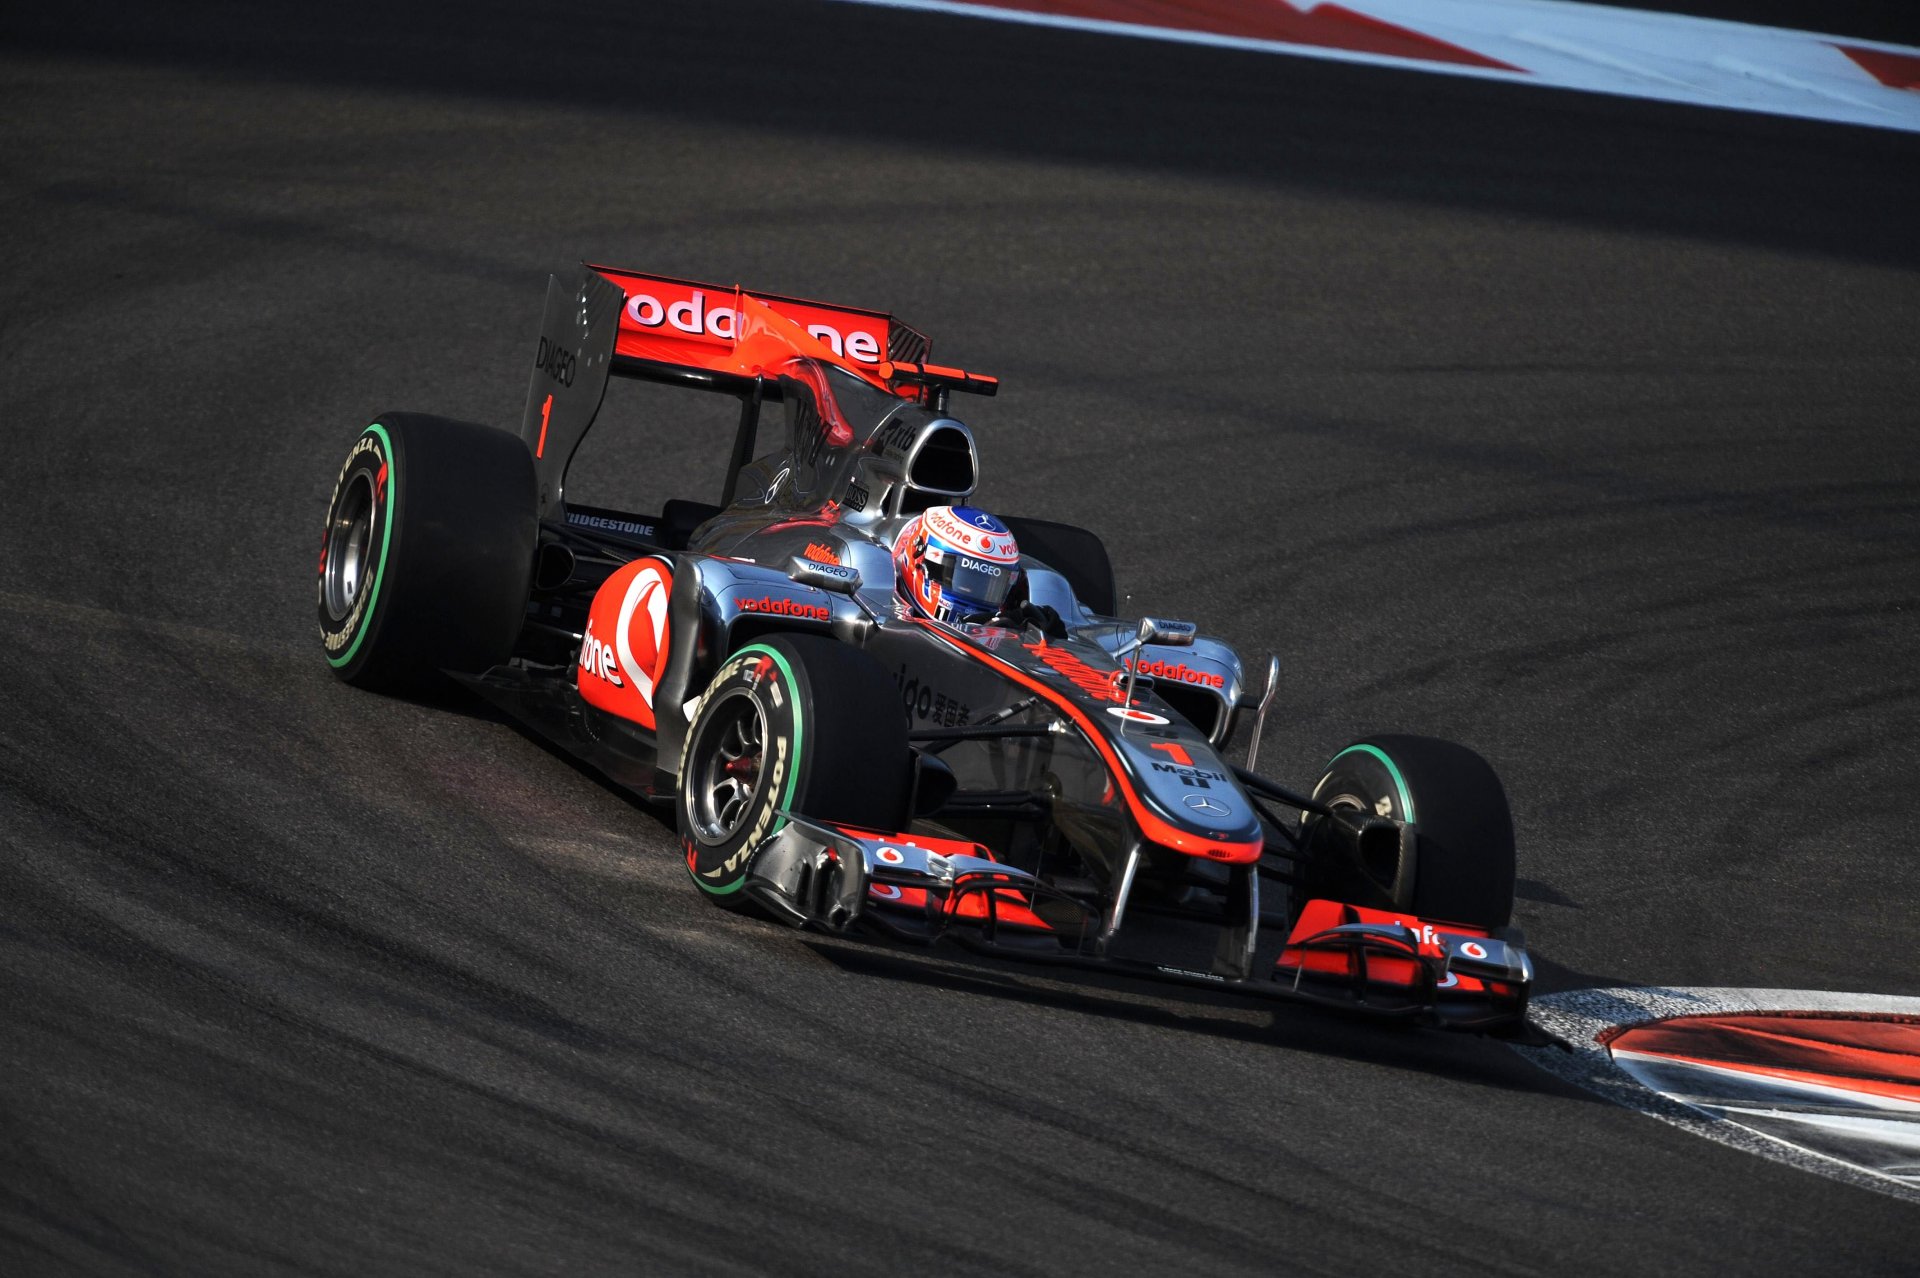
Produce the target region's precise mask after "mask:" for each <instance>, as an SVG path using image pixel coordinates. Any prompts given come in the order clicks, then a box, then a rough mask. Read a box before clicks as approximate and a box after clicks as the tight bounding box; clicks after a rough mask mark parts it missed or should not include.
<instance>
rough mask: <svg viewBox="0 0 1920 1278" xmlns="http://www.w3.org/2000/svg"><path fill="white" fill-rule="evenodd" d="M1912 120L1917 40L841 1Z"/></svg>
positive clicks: (1807, 113) (1350, 2)
mask: <svg viewBox="0 0 1920 1278" xmlns="http://www.w3.org/2000/svg"><path fill="white" fill-rule="evenodd" d="M846 2H847V3H853V4H869V5H878V6H883V7H887V8H897V9H919V10H925V11H931V12H939V13H953V14H962V15H967V16H970V17H976V18H986V19H992V20H995V21H1000V22H1023V23H1032V24H1037V25H1042V26H1053V27H1065V28H1071V29H1074V30H1079V31H1093V32H1103V33H1107V34H1111V35H1119V36H1136V37H1142V38H1146V39H1152V40H1173V41H1180V42H1183V43H1190V44H1207V45H1217V46H1222V47H1226V48H1234V49H1246V50H1253V51H1257V52H1268V53H1275V54H1283V55H1287V56H1293V57H1307V58H1327V59H1333V60H1337V61H1345V62H1362V63H1369V64H1373V65H1378V66H1388V67H1398V68H1402V69H1405V70H1410V71H1423V72H1428V73H1432V74H1438V75H1457V76H1474V77H1479V78H1482V79H1492V80H1505V81H1511V82H1517V83H1523V84H1533V85H1539V86H1541V87H1543V88H1553V89H1577V90H1583V91H1586V92H1589V93H1611V94H1618V95H1620V96H1623V97H1633V98H1646V99H1650V100H1654V101H1660V102H1678V103H1685V104H1688V105H1693V106H1703V107H1719V108H1722V109H1726V110H1732V111H1755V112H1760V113H1763V114H1768V115H1782V116H1797V117H1799V118H1802V119H1808V120H1825V121H1828V122H1832V123H1840V124H1857V125H1866V126H1870V127H1878V128H1886V129H1901V130H1905V131H1907V132H1920V48H1915V47H1910V46H1906V45H1899V44H1887V43H1883V42H1879V41H1873V40H1858V39H1851V38H1847V37H1843V36H1829V35H1816V34H1813V33H1810V32H1804V31H1784V30H1780V29H1777V28H1773V27H1760V26H1750V25H1748V24H1745V23H1739V22H1725V21H1720V20H1718V19H1713V18H1694V17H1686V16H1682V15H1679V14H1670V13H1650V12H1646V11H1643V10H1637V9H1621V8H1612V7H1606V6H1600V5H1589V4H1569V3H1561V2H1559V0H1347V2H1346V3H1341V4H1316V3H1294V2H1292V0H972V2H970V3H956V2H954V0H846Z"/></svg>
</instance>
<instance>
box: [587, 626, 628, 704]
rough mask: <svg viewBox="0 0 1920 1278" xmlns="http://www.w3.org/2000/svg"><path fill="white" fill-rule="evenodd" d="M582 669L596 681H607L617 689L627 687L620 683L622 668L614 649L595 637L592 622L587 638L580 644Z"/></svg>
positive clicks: (588, 627) (588, 628)
mask: <svg viewBox="0 0 1920 1278" xmlns="http://www.w3.org/2000/svg"><path fill="white" fill-rule="evenodd" d="M580 668H581V669H582V670H584V671H586V672H587V673H588V674H590V675H592V676H593V677H594V678H596V679H605V680H606V681H607V682H608V683H610V684H612V685H613V686H614V687H616V688H624V687H626V685H625V684H624V683H622V682H621V681H620V666H619V664H618V662H617V660H616V658H615V657H614V655H613V649H611V648H609V647H607V645H606V644H604V643H601V642H600V640H599V639H597V638H596V637H595V636H594V633H593V623H592V622H591V621H589V622H588V623H587V637H586V638H585V639H584V640H583V641H582V642H581V644H580Z"/></svg>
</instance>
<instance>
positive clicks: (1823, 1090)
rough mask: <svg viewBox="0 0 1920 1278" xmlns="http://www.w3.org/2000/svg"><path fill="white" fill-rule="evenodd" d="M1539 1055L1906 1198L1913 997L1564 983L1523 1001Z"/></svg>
mask: <svg viewBox="0 0 1920 1278" xmlns="http://www.w3.org/2000/svg"><path fill="white" fill-rule="evenodd" d="M1533 1020H1534V1021H1535V1023H1536V1024H1538V1025H1540V1026H1542V1027H1543V1028H1545V1029H1547V1030H1549V1031H1551V1032H1552V1033H1554V1034H1557V1035H1559V1036H1560V1037H1561V1038H1562V1039H1564V1040H1565V1041H1566V1042H1567V1044H1568V1046H1569V1048H1570V1049H1571V1050H1569V1051H1562V1050H1560V1049H1558V1048H1553V1047H1523V1048H1519V1049H1517V1050H1519V1051H1520V1052H1521V1053H1522V1054H1524V1055H1525V1056H1527V1057H1529V1058H1530V1059H1531V1060H1533V1062H1534V1063H1535V1064H1537V1065H1539V1066H1540V1067H1541V1068H1543V1069H1546V1070H1548V1071H1549V1072H1551V1073H1554V1074H1557V1075H1559V1076H1560V1077H1562V1078H1565V1079H1568V1080H1569V1081H1571V1082H1574V1083H1577V1084H1578V1085H1580V1086H1581V1087H1584V1088H1586V1089H1588V1090H1590V1091H1593V1092H1597V1093H1599V1094H1600V1095H1602V1096H1605V1097H1607V1098H1608V1099H1610V1100H1612V1101H1615V1102H1617V1103H1618V1104H1621V1105H1624V1106H1626V1107H1627V1108H1629V1109H1633V1110H1637V1111H1639V1112H1640V1113H1643V1114H1646V1115H1648V1116H1650V1117H1653V1118H1658V1119H1660V1120H1661V1121H1662V1122H1666V1123H1671V1124H1673V1125H1674V1126H1676V1127H1679V1128H1681V1129H1683V1130H1685V1131H1690V1132H1693V1133H1694V1134H1695V1135H1699V1136H1704V1137H1706V1138H1707V1139H1709V1140H1714V1141H1718V1142H1720V1143H1721V1144H1723V1145H1729V1146H1732V1147H1733V1148H1735V1149H1740V1150H1744V1151H1746V1152H1748V1153H1751V1154H1758V1155H1759V1156H1761V1157H1763V1158H1770V1159H1773V1160H1775V1161H1776V1162H1782V1163H1786V1164H1788V1165H1790V1166H1793V1167H1798V1168H1800V1169H1802V1170H1804V1171H1809V1172H1813V1173H1815V1174H1817V1175H1822V1176H1827V1177H1831V1178H1832V1179H1835V1180H1839V1181H1843V1182H1845V1183H1847V1184H1851V1185H1856V1186H1859V1187H1860V1188H1863V1189H1871V1190H1874V1191H1877V1192H1879V1193H1883V1194H1890V1195H1892V1196H1893V1197H1896V1198H1900V1199H1904V1200H1906V1201H1908V1202H1912V1203H1920V998H1908V997H1902V996H1896V995H1884V994H1836V993H1829V992H1825V991H1809V990H1747V989H1708V988H1663V987H1648V988H1630V987H1622V988H1615V989H1589V990H1574V991H1570V992H1567V993H1562V994H1553V995H1548V996H1546V997H1544V998H1541V999H1538V1000H1536V1001H1535V1003H1534V1006H1533Z"/></svg>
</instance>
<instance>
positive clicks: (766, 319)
mask: <svg viewBox="0 0 1920 1278" xmlns="http://www.w3.org/2000/svg"><path fill="white" fill-rule="evenodd" d="M929 350H930V346H929V342H928V340H927V338H926V337H925V336H924V335H922V334H921V333H919V332H917V331H915V330H914V329H912V328H910V327H908V326H907V325H906V324H903V323H901V322H900V321H898V320H896V319H894V318H893V317H891V316H889V315H886V314H883V313H879V312H873V311H865V310H858V309H853V308H849V307H844V306H830V305H825V304H822V303H818V302H808V301H801V300H798V299H793V298H785V297H777V296H772V295H767V294H756V293H749V292H747V291H744V290H742V289H739V288H730V287H721V286H714V285H706V284H698V283H693V282H690V281H684V280H677V279H669V278H665V277H662V276H655V275H645V274H639V273H636V272H632V271H625V270H616V269H612V268H607V267H584V266H583V267H581V268H580V269H579V270H578V271H577V273H574V274H572V277H571V278H566V279H563V278H561V277H558V276H556V277H553V278H552V279H551V280H550V282H549V286H548V290H547V301H546V310H545V314H544V317H543V320H542V325H541V332H540V336H539V340H538V344H537V346H536V348H535V351H534V358H533V372H532V389H531V391H530V393H529V395H528V397H527V404H526V410H525V414H524V416H523V419H522V421H521V426H520V431H519V434H518V435H517V436H516V435H514V434H510V433H508V432H505V431H501V430H497V429H494V428H491V427H487V426H481V425H475V424H471V423H466V422H456V421H450V420H447V419H444V418H439V417H432V416H427V415H423V414H417V413H390V414H386V415H383V416H381V417H380V418H379V419H378V420H376V421H375V422H373V423H372V424H371V425H369V426H368V427H367V428H366V429H365V431H364V432H362V434H361V435H360V437H359V438H358V439H357V440H356V441H355V442H354V444H353V446H352V448H351V449H350V450H349V451H348V454H347V458H346V462H345V464H344V465H343V466H342V467H341V470H340V473H339V479H338V482H337V483H336V485H335V488H334V494H333V498H332V501H331V504H330V505H329V508H328V511H327V520H326V528H325V531H324V533H323V536H322V541H321V551H320V566H319V621H320V637H321V642H322V646H323V649H324V652H325V655H326V658H327V661H328V662H329V663H330V664H331V665H332V667H333V669H334V670H335V672H336V673H337V674H338V675H340V677H341V678H343V679H345V680H346V681H348V682H349V683H354V684H358V685H361V686H366V687H372V688H380V689H392V690H403V689H417V688H420V687H422V686H425V685H427V684H430V683H432V682H434V681H438V680H440V679H442V678H444V677H445V676H452V677H453V678H454V679H457V680H458V681H459V682H461V683H463V684H465V685H466V686H467V687H469V688H471V689H472V690H473V691H475V692H477V693H479V694H480V695H481V696H483V697H485V698H487V699H488V700H489V701H491V702H493V703H494V704H495V705H497V706H499V707H500V708H501V709H502V710H504V711H505V712H506V713H508V714H510V715H511V716H513V717H514V718H515V719H517V720H519V721H520V722H522V723H524V724H526V725H528V726H529V727H530V728H532V729H533V730H535V731H537V732H539V733H541V734H542V735H543V736H545V737H546V738H548V739H550V740H551V741H553V742H555V743H557V744H559V745H560V746H563V747H565V748H566V749H567V750H569V751H571V752H572V753H573V754H574V755H576V756H578V757H579V758H580V759H582V760H584V761H585V762H586V763H588V764H590V765H591V766H592V767H594V768H596V769H598V770H599V771H600V772H602V773H604V774H605V775H606V776H607V777H608V778H610V779H611V780H612V781H614V782H615V783H617V784H618V785H620V786H622V787H624V788H625V789H627V790H629V791H631V792H632V793H633V794H635V795H637V796H639V797H641V798H642V799H645V800H648V801H656V802H659V803H661V804H667V803H671V804H672V805H673V809H674V814H675V822H676V826H677V829H678V834H679V839H680V843H681V845H682V848H683V851H684V854H685V858H686V866H687V873H688V876H689V877H690V879H691V880H692V882H693V883H694V885H695V886H697V887H698V888H699V890H700V891H701V892H703V893H705V894H706V895H707V896H708V898H709V899H710V900H712V901H713V902H714V903H715V904H718V905H722V906H727V907H734V908H738V907H750V908H753V909H757V910H758V911H760V912H763V913H765V914H767V915H770V916H772V917H773V918H775V919H779V920H782V921H785V922H788V923H791V924H794V925H796V926H799V927H803V928H812V929H819V930H823V931H827V932H833V933H841V932H847V931H850V930H858V931H861V932H864V933H867V934H870V935H872V936H875V937H880V938H887V939H891V940H896V941H904V942H910V943H918V944H933V943H936V942H957V943H959V944H962V945H965V946H968V947H972V948H973V949H976V950H980V951H985V952H988V953H991V954H994V955H1000V956H1006V957H1011V958H1017V959H1021V960H1025V961H1029V962H1039V963H1050V964H1056V965H1066V966H1085V967H1095V968H1100V969H1103V970H1110V971H1118V972H1123V973H1126V974H1129V975H1132V976H1138V977H1142V978H1147V979H1155V980H1163V981H1172V982H1184V983H1189V984H1196V985H1201V986H1205V987H1207V988H1212V989H1217V990H1228V991H1233V992H1236V993H1241V994H1247V995H1251V996H1256V997H1274V998H1289V999H1304V1000H1309V1001H1316V1002H1323V1003H1332V1004H1337V1005H1340V1006H1344V1007H1353V1008H1359V1009H1363V1010H1366V1011H1370V1012H1373V1013H1377V1014H1380V1015H1383V1016H1392V1017H1402V1018H1408V1019H1412V1020H1416V1021H1420V1022H1423V1023H1428V1024H1436V1025H1441V1026H1445V1027H1450V1028H1457V1029H1470V1030H1477V1031H1484V1032H1493V1033H1502V1034H1519V1033H1525V1032H1527V1030H1526V1007H1527V999H1528V995H1529V992H1530V989H1531V984H1532V965H1531V963H1530V961H1529V959H1528V957H1527V954H1526V952H1525V949H1524V947H1523V943H1522V940H1521V937H1520V935H1519V933H1518V931H1517V930H1516V929H1514V928H1512V927H1510V926H1509V920H1510V916H1511V913H1512V904H1513V887H1514V841H1513V826H1512V820H1511V818H1510V816H1509V814H1508V808H1507V801H1506V796H1505V794H1504V792H1503V790H1502V788H1501V785H1500V782H1499V780H1498V779H1497V778H1496V777H1495V775H1494V773H1493V771H1492V769H1491V768H1490V767H1489V766H1488V765H1487V764H1486V762H1485V761H1484V760H1482V759H1481V758H1480V757H1479V756H1478V755H1477V754H1475V753H1473V752H1472V751H1471V750H1468V749H1466V748H1465V747H1462V746H1459V745H1454V744H1451V743H1448V742H1444V741H1439V740H1435V739H1432V738H1426V737H1413V736H1375V737H1371V738H1369V739H1367V740H1364V741H1360V742H1356V743H1354V744H1352V745H1349V746H1347V747H1345V748H1344V749H1342V750H1340V751H1338V752H1337V753H1335V754H1334V755H1333V757H1332V761H1331V762H1330V763H1329V764H1328V765H1327V767H1326V770H1325V772H1324V774H1323V775H1322V776H1321V777H1320V779H1319V781H1318V782H1317V783H1316V784H1315V785H1314V786H1313V787H1312V788H1311V790H1310V792H1307V793H1299V792H1295V791H1293V790H1290V789H1288V788H1287V787H1285V786H1282V785H1280V784H1277V783H1275V782H1273V781H1269V780H1265V779H1263V778H1261V777H1259V776H1257V775H1256V774H1255V773H1254V772H1253V771H1252V769H1253V766H1254V764H1255V762H1256V756H1257V752H1258V749H1259V743H1260V735H1261V729H1262V727H1263V726H1264V720H1265V717H1266V710H1267V706H1268V704H1269V703H1270V702H1271V700H1272V697H1273V695H1274V691H1275V685H1276V682H1277V679H1278V672H1279V666H1278V662H1277V661H1274V660H1272V659H1269V660H1268V662H1267V663H1266V668H1265V670H1264V671H1263V672H1262V674H1263V678H1262V680H1261V682H1260V683H1259V684H1258V685H1257V686H1256V685H1252V684H1250V683H1249V681H1248V677H1247V672H1246V670H1245V668H1244V666H1243V664H1242V662H1241V660H1240V657H1239V656H1238V655H1237V654H1236V653H1235V652H1234V650H1233V649H1232V648H1231V647H1229V646H1228V645H1227V644H1225V643H1223V642H1222V641H1220V640H1218V639H1215V638H1211V637H1208V636H1205V635H1202V634H1199V633H1198V632H1197V630H1196V627H1195V626H1194V625H1193V624H1191V623H1189V622H1185V621H1174V620H1167V619H1163V618H1152V617H1149V618H1142V619H1137V620H1134V619H1121V618H1119V617H1117V616H1116V615H1115V614H1116V612H1117V611H1118V609H1117V595H1116V591H1115V586H1114V576H1113V569H1112V566H1111V564H1110V562H1109V560H1108V557H1107V553H1106V551H1105V549H1104V547H1103V546H1102V545H1101V543H1100V540H1099V539H1098V538H1097V537H1096V536H1095V535H1094V534H1092V533H1090V532H1088V531H1086V530H1084V529H1081V528H1076V527H1072V526H1069V525H1066V524H1061V523H1056V522H1051V521H1048V520H1044V519H1037V518H1025V517H1019V516H996V515H991V514H988V513H986V512H985V511H983V510H981V509H980V508H979V507H978V505H977V504H975V503H976V501H977V499H976V496H975V489H976V485H977V481H978V476H979V455H978V450H977V447H976V444H975V440H974V436H973V433H972V431H971V430H970V429H969V428H968V427H967V426H966V425H964V424H963V423H962V422H961V421H960V420H958V419H957V418H955V417H954V416H952V415H951V414H950V412H949V410H948V404H949V400H950V399H951V397H952V396H953V394H955V393H970V394H989V395H990V394H993V393H994V392H995V390H996V389H997V383H996V382H995V381H994V379H992V378H989V377H983V376H980V375H977V374H973V373H969V372H966V371H963V370H961V369H957V368H949V367H942V366H939V365H935V364H932V363H929V362H928V360H927V357H928V354H929ZM615 378H623V379H624V378H637V379H641V380H644V381H650V382H655V383H661V384H666V385H670V386H679V387H684V388H686V389H687V390H689V391H694V392H703V393H706V394H708V395H725V396H731V397H732V398H733V399H735V400H737V401H738V404H739V419H738V421H739V425H738V429H737V431H736V434H735V437H734V440H733V444H732V452H731V457H730V461H729V465H728V469H727V478H726V487H725V492H724V493H723V495H722V497H721V501H720V504H718V505H711V504H707V503H704V502H699V501H693V500H672V501H668V502H666V503H665V504H664V507H663V508H662V509H661V510H659V511H652V512H635V511H621V510H611V509H605V508H600V507H592V506H586V505H581V504H576V503H571V502H569V501H568V500H567V499H566V481H567V474H568V468H569V465H570V463H571V461H572V459H573V456H574V453H575V450H576V449H577V448H578V447H579V445H580V442H581V439H582V438H583V437H584V436H585V435H586V433H587V431H588V429H589V428H590V427H591V426H592V425H593V424H594V422H595V421H596V420H597V419H598V418H599V417H600V416H601V415H602V406H603V401H604V400H605V398H606V396H607V391H608V387H609V383H610V382H611V381H612V379H615ZM776 405H777V406H778V408H777V410H776V411H777V416H776V414H774V413H769V411H768V410H769V408H770V407H771V406H776ZM781 418H783V419H784V422H783V424H778V425H777V429H775V430H773V431H771V432H769V433H770V434H773V435H775V436H777V442H775V443H773V445H772V446H771V447H768V448H767V449H766V450H765V451H764V452H762V449H761V446H760V442H759V441H760V436H761V434H762V432H763V429H764V428H765V427H766V426H769V425H776V424H777V423H779V419H781ZM956 574H963V576H960V575H956ZM943 586H944V588H945V589H946V591H947V592H948V594H947V597H946V598H945V600H944V601H943V599H942V596H941V590H942V588H943ZM955 601H960V602H965V603H967V604H969V605H971V606H970V607H969V608H961V607H958V606H949V605H955ZM1248 715H1251V716H1252V718H1253V721H1252V724H1251V732H1250V734H1249V735H1250V740H1249V744H1248V745H1247V747H1246V766H1245V767H1241V766H1236V765H1235V764H1233V763H1230V762H1229V761H1228V760H1227V759H1226V758H1225V757H1224V756H1223V754H1222V751H1224V750H1225V749H1226V748H1227V743H1228V741H1229V739H1230V738H1232V737H1233V735H1234V733H1235V729H1236V726H1237V725H1239V724H1241V723H1242V722H1243V721H1244V720H1245V718H1246V716H1248ZM1263 889H1264V890H1263Z"/></svg>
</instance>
